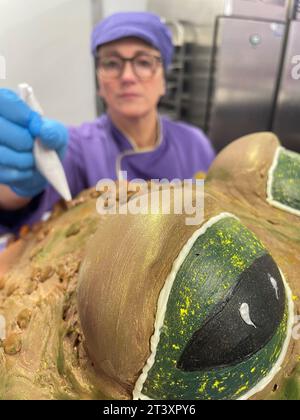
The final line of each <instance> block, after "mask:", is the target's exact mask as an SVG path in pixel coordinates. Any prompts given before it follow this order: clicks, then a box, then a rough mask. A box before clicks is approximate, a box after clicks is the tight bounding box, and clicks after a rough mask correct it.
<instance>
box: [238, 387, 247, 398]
mask: <svg viewBox="0 0 300 420" xmlns="http://www.w3.org/2000/svg"><path fill="white" fill-rule="evenodd" d="M247 389H248V387H247V386H242V387H241V388H240V389H239V390H238V391H236V393H235V395H236V396H237V395H240V394H241V393H242V392H244V391H247Z"/></svg>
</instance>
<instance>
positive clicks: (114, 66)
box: [97, 53, 162, 80]
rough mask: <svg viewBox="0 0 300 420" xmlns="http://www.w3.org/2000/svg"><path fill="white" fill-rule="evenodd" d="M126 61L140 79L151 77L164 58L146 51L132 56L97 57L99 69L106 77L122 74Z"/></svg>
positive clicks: (113, 77)
mask: <svg viewBox="0 0 300 420" xmlns="http://www.w3.org/2000/svg"><path fill="white" fill-rule="evenodd" d="M126 62H129V63H131V66H132V69H133V72H134V74H135V75H136V77H138V78H139V79H140V80H149V79H151V78H152V77H153V76H154V74H155V73H156V71H157V68H158V66H159V65H160V64H161V63H162V58H161V57H158V56H155V55H152V54H146V53H139V54H137V55H135V56H134V57H132V58H124V57H121V56H120V55H111V56H107V57H101V56H99V57H97V66H98V70H99V72H100V74H101V76H102V77H104V78H105V79H118V78H120V77H121V76H122V74H123V72H124V68H125V64H126Z"/></svg>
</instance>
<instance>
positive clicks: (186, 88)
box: [160, 20, 211, 127]
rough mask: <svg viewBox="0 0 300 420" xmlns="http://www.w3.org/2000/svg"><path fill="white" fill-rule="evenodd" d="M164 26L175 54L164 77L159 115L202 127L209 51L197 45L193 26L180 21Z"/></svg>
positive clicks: (196, 30) (197, 37)
mask: <svg viewBox="0 0 300 420" xmlns="http://www.w3.org/2000/svg"><path fill="white" fill-rule="evenodd" d="M167 24H168V26H169V28H170V29H171V32H172V35H173V43H174V46H175V53H174V59H173V62H172V65H171V67H170V69H169V72H168V73H167V75H166V85H167V93H166V95H165V97H164V98H163V99H162V100H161V103H160V112H161V113H163V114H167V115H168V116H169V117H170V118H172V119H179V120H184V121H187V122H190V123H192V124H195V125H197V126H199V127H204V123H205V112H206V107H207V95H208V92H207V80H208V78H209V68H210V58H211V48H206V47H205V46H204V45H201V44H199V35H198V31H199V27H198V26H197V25H195V24H193V23H191V22H187V21H180V20H177V21H169V22H167ZM195 92H197V94H195Z"/></svg>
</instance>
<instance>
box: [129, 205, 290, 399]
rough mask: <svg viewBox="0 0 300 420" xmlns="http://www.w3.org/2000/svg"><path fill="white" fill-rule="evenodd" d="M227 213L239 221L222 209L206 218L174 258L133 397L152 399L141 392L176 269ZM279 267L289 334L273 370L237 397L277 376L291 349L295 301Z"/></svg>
mask: <svg viewBox="0 0 300 420" xmlns="http://www.w3.org/2000/svg"><path fill="white" fill-rule="evenodd" d="M228 217H229V218H233V219H236V220H238V221H240V219H239V218H238V217H236V216H235V215H233V214H231V213H221V214H219V215H218V216H215V217H212V218H211V219H210V220H209V221H208V222H206V223H205V224H204V225H203V226H201V228H199V229H198V230H196V231H195V232H194V233H193V235H192V236H191V237H190V239H189V240H188V241H187V242H186V244H185V245H184V246H183V248H182V250H181V252H180V253H179V255H178V257H177V258H176V260H175V261H174V264H173V267H172V270H171V273H170V274H169V275H168V277H167V279H166V282H165V284H164V287H163V288H162V290H161V292H160V295H159V298H158V303H157V312H156V319H155V323H154V333H153V335H152V337H151V340H150V356H149V358H148V360H147V361H146V363H145V366H144V367H143V370H142V373H141V375H140V376H139V377H138V379H137V381H136V383H135V387H134V390H133V393H132V395H133V400H152V399H151V398H149V397H148V396H147V395H144V394H143V393H142V390H143V386H144V383H145V382H146V380H147V376H148V373H149V371H150V370H151V368H152V367H153V365H154V363H155V357H156V352H157V347H158V344H159V340H160V332H161V328H162V327H163V323H164V320H165V315H166V311H167V304H168V301H169V296H170V293H171V290H172V287H173V284H174V281H175V278H176V275H177V272H178V271H179V269H180V267H181V266H182V264H183V262H184V260H185V259H186V257H187V256H188V254H189V252H190V250H191V249H192V247H193V245H194V243H195V242H196V240H197V239H198V237H199V236H201V235H204V234H205V233H206V231H207V230H208V229H209V228H210V227H212V226H213V225H214V224H216V223H217V222H219V221H220V220H223V219H225V218H228ZM279 271H280V274H281V276H282V279H283V282H284V285H285V290H286V293H287V299H288V325H287V337H286V340H285V342H284V345H283V349H282V352H281V354H280V356H279V358H278V360H277V362H276V364H275V365H274V366H273V368H272V370H271V371H270V373H269V374H268V375H267V376H266V377H265V378H264V379H263V380H262V381H260V382H259V383H258V384H257V385H256V386H255V387H254V388H252V389H251V391H249V392H248V393H246V394H245V395H244V396H242V397H241V398H239V399H238V400H247V399H249V398H250V397H252V396H253V395H255V394H257V393H258V392H261V391H262V390H263V389H264V388H265V387H266V386H267V385H268V384H269V383H270V382H271V381H272V380H273V379H274V377H275V376H276V375H277V373H278V372H279V371H280V370H281V368H282V366H281V365H282V363H283V361H284V359H285V357H286V355H287V352H288V348H289V344H290V341H291V338H292V332H293V327H294V303H293V299H292V297H293V295H292V292H291V289H290V288H289V286H288V284H287V282H286V280H285V277H284V275H283V273H282V272H281V270H279Z"/></svg>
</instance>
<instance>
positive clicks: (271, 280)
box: [268, 274, 279, 300]
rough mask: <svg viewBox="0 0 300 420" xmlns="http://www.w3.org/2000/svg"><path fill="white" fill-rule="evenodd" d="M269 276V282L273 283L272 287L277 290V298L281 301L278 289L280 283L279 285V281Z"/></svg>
mask: <svg viewBox="0 0 300 420" xmlns="http://www.w3.org/2000/svg"><path fill="white" fill-rule="evenodd" d="M268 276H269V280H270V282H271V284H272V287H273V289H274V290H275V293H276V298H277V300H279V288H278V283H277V281H276V280H275V279H274V277H272V276H271V274H268Z"/></svg>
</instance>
